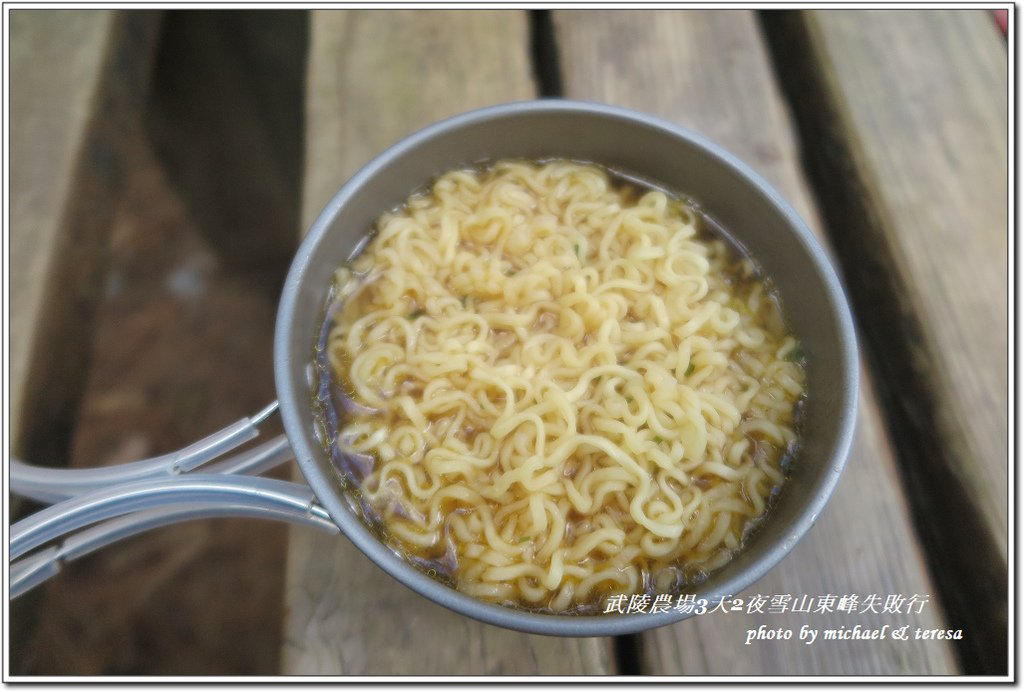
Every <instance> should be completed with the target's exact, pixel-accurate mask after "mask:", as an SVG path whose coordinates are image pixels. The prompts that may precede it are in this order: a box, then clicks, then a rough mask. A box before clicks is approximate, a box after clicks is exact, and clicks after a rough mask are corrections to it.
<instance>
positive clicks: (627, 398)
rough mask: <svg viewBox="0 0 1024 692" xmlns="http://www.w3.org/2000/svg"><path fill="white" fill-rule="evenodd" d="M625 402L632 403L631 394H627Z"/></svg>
mask: <svg viewBox="0 0 1024 692" xmlns="http://www.w3.org/2000/svg"><path fill="white" fill-rule="evenodd" d="M626 403H627V404H632V403H633V397H631V396H627V397H626Z"/></svg>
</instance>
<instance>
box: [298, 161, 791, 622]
mask: <svg viewBox="0 0 1024 692" xmlns="http://www.w3.org/2000/svg"><path fill="white" fill-rule="evenodd" d="M711 226H712V224H710V223H709V222H708V221H707V219H706V218H705V217H703V216H702V215H701V213H700V212H699V210H698V209H697V208H695V207H694V206H693V205H690V204H688V203H686V202H684V201H682V200H679V199H675V198H673V197H672V196H670V195H668V194H666V193H664V192H662V191H659V190H655V189H650V188H644V187H642V186H638V185H637V184H635V183H632V182H629V181H625V180H623V179H621V178H617V177H615V176H614V175H612V174H610V173H609V172H608V171H605V170H604V169H601V168H599V167H597V166H593V165H589V164H581V163H576V162H570V161H550V162H526V161H502V162H498V163H496V164H493V165H491V166H488V167H486V168H482V169H478V170H469V169H467V170H456V171H452V172H450V173H447V174H445V175H443V176H441V177H440V178H438V179H437V180H436V181H435V182H434V183H433V185H432V186H431V187H430V189H429V190H426V191H423V192H421V193H417V194H414V195H413V196H412V197H410V198H409V199H408V200H407V202H406V204H405V205H403V206H402V207H401V208H399V209H396V210H394V211H392V212H389V213H387V214H384V215H383V216H382V217H381V218H380V219H379V220H378V223H377V226H376V228H375V229H374V233H373V235H372V237H371V238H370V239H369V242H368V243H367V245H366V246H365V248H364V249H363V251H362V252H361V253H360V254H359V255H358V256H357V257H356V258H355V259H354V260H353V261H352V262H351V263H349V264H346V265H345V266H342V267H340V268H339V269H338V270H337V272H336V275H335V282H334V286H333V288H332V296H331V305H330V307H329V308H328V310H327V316H326V318H325V321H324V324H323V330H322V333H321V337H320V340H319V345H318V362H319V364H320V368H319V372H318V382H317V385H318V391H317V408H318V415H319V419H320V420H319V423H320V425H321V426H322V430H321V436H322V442H323V444H324V446H325V448H326V449H327V450H328V451H329V453H330V454H331V455H332V456H333V458H334V459H335V461H336V462H337V464H338V466H339V468H340V470H341V471H342V474H343V477H344V480H345V482H346V484H347V486H348V489H349V491H350V495H351V496H352V498H353V500H354V502H355V503H356V504H357V505H358V506H359V509H360V511H361V512H362V515H363V518H364V520H365V521H366V522H367V524H368V525H370V526H372V527H373V528H374V529H375V530H376V531H377V532H378V533H379V535H380V536H381V538H382V539H383V540H385V541H387V542H388V543H389V544H390V545H391V546H392V547H393V548H395V549H396V550H397V551H399V552H400V553H401V554H402V555H404V556H405V557H406V558H407V559H409V560H410V561H412V562H414V563H415V564H417V565H419V566H420V567H421V568H422V569H424V570H426V571H427V572H428V573H430V574H432V575H433V576H437V577H438V578H440V579H442V580H444V581H446V582H448V583H450V584H451V585H452V586H454V587H455V588H457V589H459V590H461V591H463V592H465V593H467V594H469V595H472V596H474V597H476V598H479V599H482V600H485V601H490V602H494V603H499V604H503V605H511V606H516V607H523V608H528V609H533V610H541V611H548V612H557V613H565V612H577V613H591V612H600V608H601V602H602V600H603V599H604V598H605V597H607V596H608V595H610V594H620V593H621V594H635V593H648V594H654V593H676V592H679V591H682V590H684V589H685V588H686V587H687V586H688V585H691V584H693V583H696V582H699V581H700V580H701V579H703V578H704V577H705V576H706V575H707V574H708V573H709V572H711V571H712V570H714V569H716V568H718V567H721V566H722V565H724V564H725V563H726V562H728V560H729V559H730V558H731V556H732V555H733V554H734V553H735V552H736V551H737V550H739V549H740V548H741V546H742V544H743V541H744V538H745V536H746V534H747V533H748V532H749V531H750V530H751V528H752V527H753V526H755V524H756V522H757V521H758V520H760V519H761V518H762V517H763V516H764V514H765V512H766V510H767V508H768V506H769V504H770V500H771V497H772V495H773V493H774V492H775V491H776V490H777V489H778V487H779V486H780V484H781V483H782V482H783V479H784V475H785V465H786V463H785V462H786V459H787V457H788V456H789V454H790V453H791V452H792V451H793V448H794V445H795V444H796V441H797V436H796V433H795V429H796V418H797V415H796V411H797V404H798V402H799V401H800V400H801V398H802V397H803V395H804V389H805V384H804V383H805V377H804V372H803V367H802V363H801V360H802V356H801V354H800V350H799V346H798V342H797V340H796V339H795V338H794V337H793V336H792V335H790V334H788V333H787V331H786V329H785V326H784V321H783V319H782V315H781V311H780V308H779V305H778V303H777V301H776V300H775V298H774V297H773V294H772V292H771V291H770V287H769V284H768V283H767V282H766V281H765V279H764V278H763V277H762V276H760V273H759V272H758V271H757V268H756V266H755V265H754V264H753V262H752V261H751V260H750V259H749V258H748V257H746V256H744V254H743V253H742V252H741V251H740V249H739V248H738V247H735V246H733V245H732V244H730V242H729V241H728V238H727V237H726V236H724V234H722V233H721V232H719V231H717V230H715V229H713V228H711Z"/></svg>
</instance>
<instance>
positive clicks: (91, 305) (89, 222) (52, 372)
mask: <svg viewBox="0 0 1024 692" xmlns="http://www.w3.org/2000/svg"><path fill="white" fill-rule="evenodd" d="M9 18H10V26H9V29H10V32H9V36H10V45H9V51H10V53H9V55H10V63H9V67H10V147H11V148H10V175H11V178H10V204H11V206H10V253H11V254H10V284H9V286H10V291H11V293H10V299H11V315H10V320H11V321H10V331H9V338H10V397H11V399H10V406H11V409H10V411H11V434H12V441H11V451H12V452H13V453H14V454H20V455H25V456H30V457H31V458H32V460H33V461H34V462H36V463H41V464H60V463H62V461H63V460H64V459H65V458H66V455H67V445H68V440H69V435H70V429H71V421H72V420H73V417H74V414H75V408H76V406H77V401H78V397H79V395H80V393H81V390H82V386H83V382H84V374H85V371H86V367H85V366H86V364H87V362H88V358H89V349H88V348H86V347H83V344H88V343H89V334H90V333H91V329H92V315H93V312H94V310H95V306H96V303H97V301H98V299H99V298H100V296H101V295H102V287H103V281H102V278H103V269H104V264H105V247H106V244H107V240H108V238H109V229H110V224H111V220H112V218H113V210H114V201H115V200H116V198H117V195H118V192H119V190H120V186H121V182H122V175H123V170H122V167H123V158H124V153H123V151H122V149H121V146H122V137H123V134H124V132H125V130H126V129H127V128H129V127H137V126H138V124H137V120H138V117H139V109H140V107H141V99H142V95H143V92H144V89H145V86H146V84H147V82H148V78H149V68H150V65H151V62H150V56H151V53H152V49H153V46H154V44H155V40H156V33H157V31H156V30H157V28H158V25H159V20H160V13H159V12H115V11H109V10H103V11H94V10H90V11H82V10H49V9H48V10H12V11H11V13H10V15H9Z"/></svg>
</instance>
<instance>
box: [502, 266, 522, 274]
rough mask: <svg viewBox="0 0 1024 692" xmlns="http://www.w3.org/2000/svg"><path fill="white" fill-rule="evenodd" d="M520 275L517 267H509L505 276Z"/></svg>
mask: <svg viewBox="0 0 1024 692" xmlns="http://www.w3.org/2000/svg"><path fill="white" fill-rule="evenodd" d="M518 273H519V270H518V269H516V268H515V267H509V268H507V269H506V270H505V276H515V275H516V274H518Z"/></svg>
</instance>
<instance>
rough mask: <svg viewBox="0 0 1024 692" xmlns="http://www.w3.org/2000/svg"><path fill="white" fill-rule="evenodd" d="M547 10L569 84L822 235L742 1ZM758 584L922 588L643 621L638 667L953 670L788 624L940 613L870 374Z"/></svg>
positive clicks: (766, 589)
mask: <svg viewBox="0 0 1024 692" xmlns="http://www.w3.org/2000/svg"><path fill="white" fill-rule="evenodd" d="M554 21H555V28H556V31H555V35H556V38H557V42H558V52H559V55H560V56H561V61H562V62H561V68H562V79H563V83H564V88H565V95H566V96H567V97H572V98H582V99H589V100H596V101H605V102H609V103H614V104H617V105H622V106H627V107H632V108H636V109H639V110H643V111H647V112H650V113H653V114H656V115H660V116H662V117H665V118H667V119H669V120H672V121H674V122H676V123H678V124H680V125H683V126H686V127H689V128H691V129H693V130H695V131H697V132H699V133H701V134H704V135H706V136H708V137H709V138H711V139H713V140H714V141H716V142H718V143H720V144H722V145H723V146H725V147H726V148H728V149H730V150H731V151H732V152H734V153H735V154H737V155H738V156H739V157H740V158H742V159H744V160H745V161H747V162H748V163H749V164H750V165H752V166H753V167H754V168H755V169H756V170H757V171H758V172H760V173H761V174H762V175H763V176H764V177H765V178H766V179H768V181H769V182H771V183H772V184H773V185H774V186H775V187H776V188H777V189H778V190H779V191H780V192H781V193H782V195H783V196H784V197H785V198H786V199H788V200H789V201H790V202H791V203H792V204H793V205H794V207H795V208H796V209H797V210H798V211H799V212H800V214H801V215H802V216H803V217H804V218H805V220H807V221H808V223H809V224H810V225H811V227H812V228H813V229H814V230H815V232H816V233H818V234H819V236H820V235H821V234H822V227H821V222H820V220H819V219H820V217H819V214H818V213H817V211H816V210H815V209H814V206H813V204H812V201H811V198H810V195H809V192H808V188H807V184H806V181H805V180H804V179H803V177H802V174H801V170H800V167H799V164H798V158H797V149H796V145H795V142H794V136H793V133H792V129H791V124H790V122H789V120H788V114H787V112H786V106H785V103H784V101H783V100H782V98H781V94H780V92H779V89H778V88H777V86H776V84H775V81H774V76H773V74H772V70H771V66H770V63H769V58H768V55H767V51H766V49H765V46H764V42H763V39H762V36H761V34H760V31H759V28H758V24H757V20H756V17H755V16H754V14H753V13H752V12H748V11H724V12H723V11H720V12H707V11H659V12H653V13H652V12H638V11H629V12H616V11H609V12H604V11H601V12H598V11H559V12H556V13H555V17H554ZM756 594H761V595H766V596H767V595H776V594H781V595H792V596H793V597H794V598H798V597H800V596H802V595H808V596H812V597H818V596H825V595H829V594H832V595H836V596H840V595H846V594H850V595H858V596H859V598H860V599H861V600H864V599H865V598H867V597H869V596H870V595H871V594H877V595H881V596H882V597H883V598H884V597H885V596H887V595H890V594H894V595H904V596H907V597H909V596H912V595H914V594H919V595H924V594H928V595H929V596H930V601H929V603H928V604H927V606H925V607H924V608H923V609H922V612H921V613H920V614H909V615H892V614H881V613H880V614H878V615H874V614H871V613H866V614H863V615H862V614H859V613H849V614H846V613H832V614H804V613H791V612H788V613H785V614H765V615H747V614H746V612H742V613H715V614H708V615H705V616H702V617H699V618H696V619H691V620H688V621H684V622H682V623H679V624H677V625H675V626H671V627H666V628H662V629H660V630H657V631H654V632H650V633H647V634H645V635H644V636H643V638H642V644H641V651H642V652H644V656H643V661H642V670H643V672H646V673H654V674H768V675H770V674H782V673H787V674H872V673H873V674H883V673H884V674H927V673H945V674H949V673H954V672H956V670H957V668H956V664H955V662H954V658H953V654H952V651H951V649H950V647H949V646H947V644H946V643H945V642H940V641H914V640H911V641H906V642H894V641H891V640H887V641H870V640H869V641H829V642H823V641H819V642H817V643H816V644H815V645H810V646H809V645H807V644H805V643H803V642H800V641H798V640H797V637H796V633H797V632H798V631H799V629H800V627H801V626H802V625H809V626H810V627H812V628H815V629H819V630H823V629H825V628H839V627H841V626H843V625H846V626H849V627H851V628H852V627H853V626H854V625H861V626H862V627H880V626H882V625H884V624H890V625H903V624H910V625H911V628H910V629H911V631H913V629H914V628H915V627H918V626H920V627H926V628H938V627H944V626H945V623H944V621H943V614H942V611H941V608H940V604H939V603H938V602H937V596H936V592H935V588H934V584H933V583H932V581H931V580H930V578H929V576H928V574H927V572H926V570H925V567H924V562H923V558H922V555H921V552H920V549H919V547H918V545H917V543H916V541H915V537H914V535H913V532H912V529H911V525H910V518H909V514H908V508H907V506H906V502H905V499H904V498H903V496H902V495H901V492H900V482H899V479H898V477H897V472H896V467H895V462H894V458H893V452H892V449H891V446H890V443H889V440H888V438H887V437H886V430H885V427H884V426H883V425H882V424H881V421H880V418H879V411H878V406H877V402H876V397H875V395H874V393H873V391H872V388H871V386H870V382H869V381H868V379H867V378H866V377H862V390H861V402H860V419H859V426H858V430H857V435H856V439H855V442H854V448H853V451H852V454H851V457H850V460H849V463H848V466H847V468H846V471H845V472H844V474H843V478H842V479H841V481H840V484H839V486H838V488H837V490H836V492H835V495H834V496H833V498H832V501H831V502H830V504H829V506H828V507H827V508H826V510H825V511H824V513H823V514H822V516H821V518H820V519H819V521H818V523H817V525H816V526H815V527H814V528H813V529H812V530H811V532H810V533H809V534H808V535H807V536H806V537H805V538H804V539H803V541H802V542H801V543H800V544H799V545H798V546H797V547H796V548H795V549H794V551H793V552H792V554H791V555H789V556H788V557H787V558H786V559H785V560H783V562H782V563H781V564H779V565H778V566H777V567H776V568H775V569H774V570H773V571H772V572H770V573H769V574H768V575H767V576H765V577H764V578H763V579H761V580H760V581H759V582H758V583H756V584H754V585H753V586H752V587H751V588H750V589H748V591H747V592H746V593H745V594H741V596H743V597H745V600H748V599H749V597H751V596H754V595H756ZM879 610H881V608H879ZM761 624H765V625H767V626H768V627H772V628H774V627H782V628H789V629H792V630H793V631H794V639H793V640H790V641H782V642H779V641H761V642H754V643H752V644H751V645H750V646H745V645H744V641H745V639H746V632H747V630H748V629H751V628H757V627H758V626H759V625H761ZM951 625H953V626H955V623H951ZM968 636H969V635H968Z"/></svg>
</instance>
